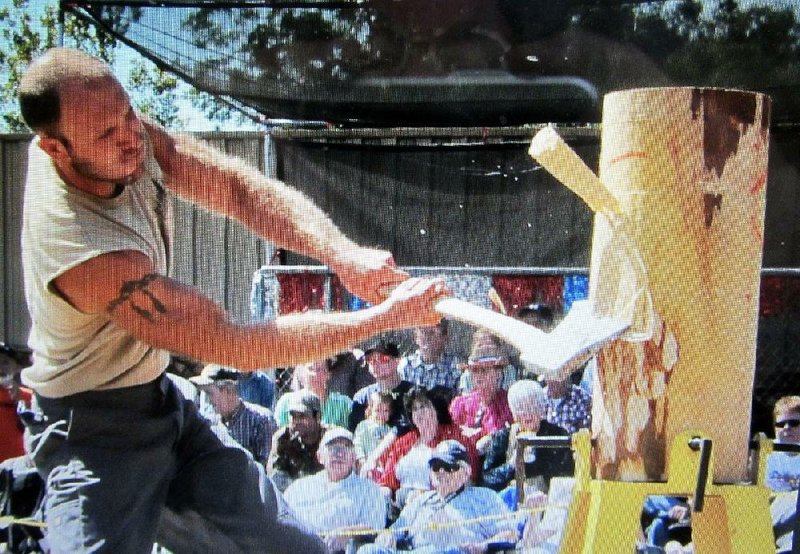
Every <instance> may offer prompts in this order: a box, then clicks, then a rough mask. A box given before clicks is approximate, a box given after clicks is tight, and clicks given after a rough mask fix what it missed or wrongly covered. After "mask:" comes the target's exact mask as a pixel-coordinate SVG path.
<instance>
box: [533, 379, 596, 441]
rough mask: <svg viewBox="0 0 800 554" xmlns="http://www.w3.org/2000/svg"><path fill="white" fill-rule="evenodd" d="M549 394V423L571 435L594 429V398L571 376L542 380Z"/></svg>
mask: <svg viewBox="0 0 800 554" xmlns="http://www.w3.org/2000/svg"><path fill="white" fill-rule="evenodd" d="M542 381H543V382H544V390H545V393H547V405H548V407H547V421H549V422H550V423H552V424H553V425H557V426H559V427H562V428H564V429H566V430H567V432H569V433H570V434H572V433H577V432H578V431H579V430H580V429H591V427H592V397H591V396H590V395H589V394H587V392H586V391H585V390H583V389H582V388H581V387H579V386H578V385H574V384H572V381H571V380H570V377H569V376H566V377H561V378H557V377H555V376H546V377H544V378H543V379H542Z"/></svg>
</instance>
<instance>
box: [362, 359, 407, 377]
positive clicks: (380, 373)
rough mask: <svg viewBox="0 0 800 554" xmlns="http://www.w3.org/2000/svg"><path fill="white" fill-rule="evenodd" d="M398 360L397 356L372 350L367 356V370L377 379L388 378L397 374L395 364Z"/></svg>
mask: <svg viewBox="0 0 800 554" xmlns="http://www.w3.org/2000/svg"><path fill="white" fill-rule="evenodd" d="M399 362H400V360H399V359H398V358H395V357H394V356H390V355H389V354H384V353H382V352H372V353H371V354H370V355H369V356H367V363H368V364H369V372H370V373H371V374H372V376H373V377H375V379H377V380H378V381H381V380H383V379H390V378H392V377H394V376H395V375H397V364H398V363H399Z"/></svg>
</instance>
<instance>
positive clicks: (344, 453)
mask: <svg viewBox="0 0 800 554" xmlns="http://www.w3.org/2000/svg"><path fill="white" fill-rule="evenodd" d="M317 457H318V458H319V461H320V463H322V465H323V467H324V468H325V469H324V470H322V471H320V472H318V473H316V474H314V475H311V476H309V477H303V478H302V479H298V480H296V481H295V482H294V483H292V484H291V485H289V488H287V489H286V492H285V493H284V498H285V499H286V503H287V504H288V505H289V507H290V508H291V509H292V510H293V511H294V513H295V514H296V515H297V517H298V519H299V520H300V522H301V523H303V524H304V525H305V526H306V527H308V528H309V529H310V530H312V531H314V532H315V533H317V534H318V535H322V536H324V537H325V542H326V543H327V545H328V548H329V549H330V550H331V551H332V552H343V551H344V550H345V547H346V545H347V543H348V541H349V536H348V534H347V532H348V531H360V530H368V529H383V528H384V527H385V526H386V512H387V502H386V497H385V496H384V495H383V494H382V493H381V491H380V489H379V488H378V486H377V485H376V484H375V483H373V482H372V481H370V480H369V479H365V478H363V477H359V476H358V475H356V473H355V471H354V470H355V462H356V455H355V450H354V445H353V434H352V433H351V432H350V431H348V430H347V429H342V428H341V427H334V428H333V429H330V430H329V431H327V432H326V433H325V435H324V436H323V437H322V442H321V443H320V446H319V451H318V452H317Z"/></svg>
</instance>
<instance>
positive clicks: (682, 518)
mask: <svg viewBox="0 0 800 554" xmlns="http://www.w3.org/2000/svg"><path fill="white" fill-rule="evenodd" d="M690 514H691V509H690V507H689V502H688V501H687V499H686V498H685V497H677V496H663V495H652V496H648V497H647V498H645V500H644V505H643V507H642V528H643V529H644V534H645V546H646V547H657V548H661V549H664V548H665V547H666V545H667V543H669V542H678V543H680V544H685V543H689V542H690V541H691V538H692V535H691V526H690V522H689V519H690Z"/></svg>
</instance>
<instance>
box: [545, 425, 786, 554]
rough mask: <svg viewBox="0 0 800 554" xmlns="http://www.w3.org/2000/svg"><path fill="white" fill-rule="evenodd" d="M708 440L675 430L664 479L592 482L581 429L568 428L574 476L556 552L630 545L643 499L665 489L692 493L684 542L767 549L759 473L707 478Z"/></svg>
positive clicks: (609, 551) (728, 551) (622, 550)
mask: <svg viewBox="0 0 800 554" xmlns="http://www.w3.org/2000/svg"><path fill="white" fill-rule="evenodd" d="M700 445H703V447H702V448H701V447H700ZM706 446H707V447H708V451H707V452H706V453H705V462H703V456H704V452H703V449H704V448H705V447H706ZM710 446H711V444H710V440H708V439H706V438H705V437H704V436H703V434H702V433H700V432H686V433H682V434H679V435H678V436H677V437H676V438H675V441H674V442H673V443H672V450H671V451H670V456H669V458H668V460H667V474H668V480H667V482H666V483H628V482H620V481H598V480H592V479H591V478H590V472H589V469H590V467H589V466H590V456H591V440H590V438H589V433H588V431H582V432H580V433H578V434H576V435H574V437H573V449H574V450H575V457H576V467H575V477H576V483H575V489H574V495H573V501H572V505H571V506H570V511H569V518H568V520H567V525H566V527H565V529H564V536H563V540H562V543H561V549H560V552H561V553H563V554H577V553H582V554H628V553H631V552H633V550H634V545H635V541H636V538H637V536H638V533H639V530H640V517H641V513H642V505H643V503H644V501H645V499H646V498H647V497H648V496H651V495H665V496H685V497H689V498H691V499H693V500H694V503H695V509H694V510H693V512H692V541H693V542H694V545H695V553H696V554H762V553H763V554H773V553H774V552H775V545H774V540H773V536H772V522H771V519H770V512H769V489H767V488H766V487H764V486H763V480H761V479H759V480H758V482H757V484H755V485H715V484H714V483H713V482H712V479H711V476H712V475H713V474H714V471H713V456H712V455H711V451H710ZM762 456H763V454H762ZM704 465H705V467H704ZM760 467H761V468H763V467H764V466H763V465H761V466H760ZM762 473H763V471H762ZM698 477H700V480H698ZM698 508H699V509H698Z"/></svg>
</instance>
